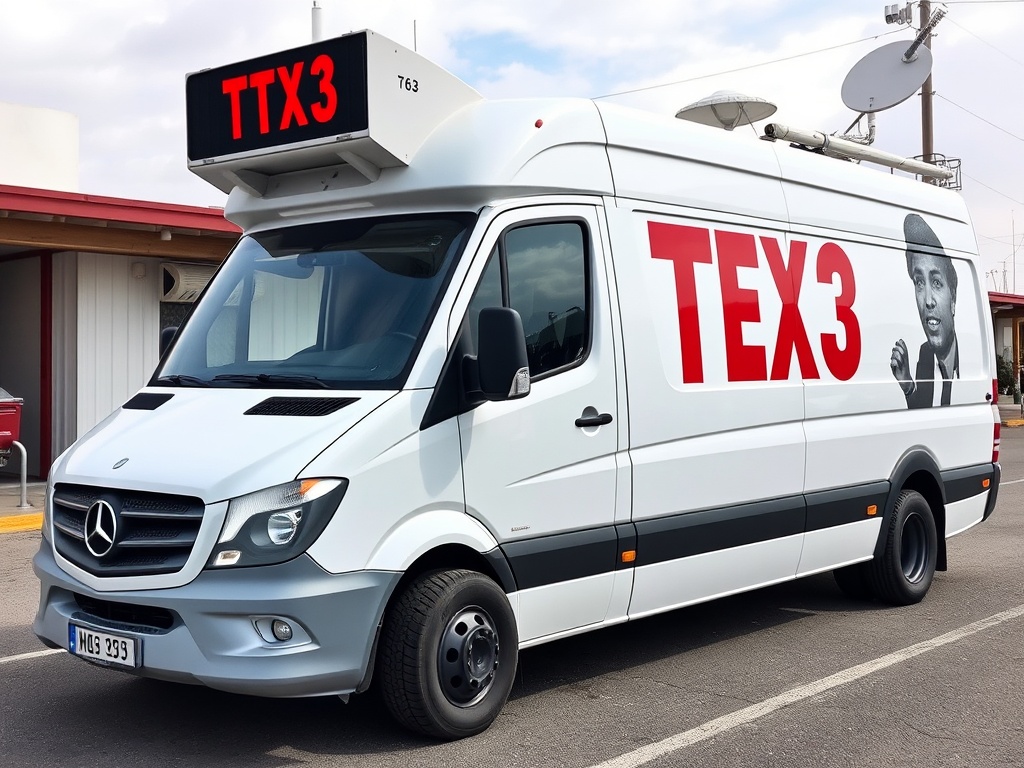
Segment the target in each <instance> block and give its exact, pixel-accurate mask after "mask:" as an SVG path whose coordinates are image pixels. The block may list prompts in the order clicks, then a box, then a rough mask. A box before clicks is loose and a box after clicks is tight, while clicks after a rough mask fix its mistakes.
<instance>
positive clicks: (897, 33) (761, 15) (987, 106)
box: [0, 0, 1024, 293]
mask: <svg viewBox="0 0 1024 768" xmlns="http://www.w3.org/2000/svg"><path fill="white" fill-rule="evenodd" d="M319 5H320V7H321V9H322V10H321V12H320V18H321V24H322V29H323V33H324V35H325V36H326V37H333V36H337V35H341V34H345V33H347V32H351V31H355V30H361V29H372V30H374V31H375V32H377V33H380V34H382V35H384V36H386V37H389V38H391V39H392V40H394V41H395V42H397V43H400V44H402V45H405V46H407V47H410V48H412V47H415V48H416V49H417V50H418V51H419V52H420V53H421V54H423V55H424V56H426V57H427V58H430V59H432V60H433V61H435V62H436V63H438V64H440V65H441V66H442V67H444V68H445V69H447V70H449V71H450V72H452V73H453V74H455V75H456V76H458V77H459V78H461V79H462V80H464V81H465V82H467V83H468V84H469V85H471V86H472V87H473V88H475V89H476V90H477V91H479V92H480V93H481V94H482V95H483V96H484V97H485V98H490V99H497V98H506V97H530V96H577V97H579V96H582V97H588V98H602V99H606V100H608V101H610V102H613V103H618V104H622V105H626V106H633V107H638V108H642V109H648V110H654V111H657V112H661V113H664V114H675V112H676V111H677V110H678V109H679V108H681V107H683V106H685V105H688V104H691V103H693V102H695V101H698V100H700V99H702V98H704V97H706V96H708V95H710V94H712V93H713V92H715V91H718V90H733V91H739V92H741V93H744V94H748V95H750V96H755V97H758V98H762V99H766V100H768V101H770V102H772V103H774V104H776V105H777V107H778V111H777V112H776V113H775V114H774V115H772V117H771V118H770V121H771V122H778V123H783V124H786V125H789V126H794V127H798V128H803V129H809V130H816V131H821V132H824V133H839V134H842V133H844V132H846V131H847V129H848V128H849V127H850V126H851V124H852V123H853V122H854V120H855V119H856V118H857V113H856V112H854V111H853V110H851V109H849V108H848V107H846V106H845V105H844V104H843V101H842V98H841V90H842V85H843V82H844V79H845V77H846V75H847V73H848V72H849V71H850V69H851V68H852V67H853V66H854V65H855V64H856V63H857V62H858V61H859V60H860V59H861V58H863V57H864V56H865V55H867V54H868V53H870V52H871V51H873V50H875V49H876V48H879V47H881V46H883V45H886V44H888V43H893V42H899V41H902V42H906V43H907V44H908V45H909V43H910V42H911V41H912V40H913V38H914V36H915V34H916V31H915V30H914V29H912V28H911V27H909V26H905V25H904V26H900V25H898V24H886V23H885V19H884V9H885V6H886V5H887V3H885V2H875V1H874V0H842V1H841V2H835V1H830V2H825V0H816V1H814V2H812V1H811V0H713V2H712V1H711V0H700V1H699V2H698V1H697V0H632V2H612V0H515V2H510V1H509V0H471V1H470V0H319ZM311 7H312V0H32V2H28V1H27V0H0V102H8V103H14V104H23V105H28V106H33V107H43V108H48V109H55V110H59V111H63V112H69V113H73V114H75V115H77V117H78V121H79V137H80V138H79V157H80V170H79V179H80V181H79V191H80V192H84V193H88V194H96V195H110V196H114V197H124V198H134V199H141V200H152V201H157V202H168V203H183V204H190V205H202V206H207V205H211V206H218V205H223V204H224V201H225V195H224V194H223V193H221V192H219V191H218V190H216V189H215V188H213V187H212V186H210V185H209V184H207V183H206V182H204V181H202V180H201V179H199V178H198V177H196V176H194V175H193V174H191V173H190V172H189V171H188V170H187V168H186V163H185V98H184V94H185V75H186V74H187V73H189V72H195V71H197V70H200V69H205V68H208V67H217V66H220V65H223V64H228V63H231V62H234V61H241V60H244V59H249V58H253V57H256V56H260V55H263V54H267V53H272V52H274V51H279V50H284V49H287V48H293V47H296V46H300V45H305V44H307V43H309V42H310V41H311V34H312V31H311V29H312V23H311V17H312V11H311ZM932 8H933V10H936V9H939V8H942V9H944V10H946V11H947V15H946V16H945V18H943V19H942V21H941V22H939V24H938V26H937V27H936V28H935V32H936V37H935V38H934V40H933V52H934V53H933V59H934V64H933V68H932V76H933V89H934V92H935V97H934V151H935V152H937V153H940V154H943V155H946V156H947V157H949V158H958V159H960V161H961V163H962V166H961V169H962V176H961V181H962V184H963V190H962V192H961V193H960V194H962V195H963V196H964V198H965V200H966V201H967V204H968V207H969V209H970V211H971V216H972V218H973V220H974V223H975V228H976V230H977V233H978V240H979V247H980V249H981V252H982V254H983V256H984V263H985V269H986V275H985V282H986V284H987V286H988V288H989V289H990V290H1003V289H1004V287H1005V288H1006V289H1007V290H1010V291H1012V292H1018V291H1019V292H1021V293H1024V247H1021V244H1022V243H1024V181H1022V180H1024V86H1022V83H1024V51H1022V49H1021V47H1020V42H1019V41H1020V40H1021V39H1024V0H989V1H988V2H983V1H982V0H963V1H961V2H952V1H951V2H948V3H945V4H943V3H937V2H933V3H932ZM913 17H914V25H915V26H917V22H918V19H919V13H918V11H917V7H916V5H915V7H914V13H913ZM920 104H921V100H920V98H919V97H918V96H917V95H913V96H911V97H910V98H909V99H907V101H905V102H903V103H902V104H900V105H898V106H895V107H893V108H892V109H889V110H886V111H884V112H880V113H878V115H877V135H876V140H875V143H874V146H875V147H876V148H878V149H882V150H885V151H887V152H891V153H895V154H898V155H905V156H913V155H919V154H921V152H922V148H921V142H922V137H921V106H920ZM765 122H768V121H761V122H759V123H757V124H755V126H754V127H755V128H756V129H757V130H756V131H755V130H754V128H752V127H749V126H748V127H744V128H740V129H737V131H736V133H737V134H742V136H740V137H739V140H756V136H757V134H758V133H760V132H762V131H763V126H764V124H765ZM861 130H862V131H866V120H865V121H862V123H861ZM853 132H857V129H856V128H854V130H853ZM880 172H881V171H880ZM1015 245H1016V249H1015V247H1014V246H1015ZM1015 262H1016V264H1015ZM1018 269H1019V270H1020V273H1021V274H1020V280H1019V281H1017V279H1016V271H1017V270H1018ZM1004 274H1005V284H1004Z"/></svg>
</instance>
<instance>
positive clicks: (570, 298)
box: [467, 221, 590, 378]
mask: <svg viewBox="0 0 1024 768" xmlns="http://www.w3.org/2000/svg"><path fill="white" fill-rule="evenodd" d="M588 242H589V238H588V235H587V230H586V227H585V225H584V224H583V223H582V222H579V221H558V222H544V223H539V224H526V225H522V226H517V227H513V228H510V229H508V230H506V231H505V232H503V233H502V235H501V237H500V238H499V240H498V243H497V244H496V245H495V247H494V250H493V251H492V252H491V255H490V256H489V258H488V262H487V266H486V267H485V269H484V274H483V276H482V278H481V280H480V284H479V286H478V287H477V290H476V293H475V294H474V296H473V299H472V300H471V301H470V306H469V313H468V315H467V322H468V324H469V329H468V330H469V333H470V337H471V339H472V342H473V349H474V350H475V349H476V346H477V317H478V316H479V314H480V310H481V309H483V308H484V307H500V306H506V307H512V309H514V310H516V311H517V312H518V313H519V316H520V317H521V318H522V319H523V329H524V331H525V332H526V350H527V356H528V358H529V361H530V376H531V377H532V378H536V377H538V376H542V375H544V374H547V373H549V372H551V371H555V370H558V369H561V368H566V367H569V366H572V365H574V364H575V363H577V362H579V361H581V360H583V358H584V357H585V355H586V351H587V348H588V346H589V340H590V286H589V280H588V272H589V270H588V261H589V253H588V248H587V243H588Z"/></svg>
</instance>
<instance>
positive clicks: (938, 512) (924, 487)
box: [874, 448, 946, 571]
mask: <svg viewBox="0 0 1024 768" xmlns="http://www.w3.org/2000/svg"><path fill="white" fill-rule="evenodd" d="M905 490H912V491H917V492H918V493H920V494H921V495H922V496H923V497H924V499H925V501H927V502H928V506H929V507H930V508H931V511H932V517H934V519H935V532H936V539H937V546H938V552H937V557H936V562H935V570H937V571H944V570H946V492H945V488H944V487H943V484H942V474H941V472H940V470H939V465H938V462H937V461H936V460H935V457H934V456H932V454H931V453H930V452H928V451H927V450H925V449H924V448H916V449H912V450H910V451H908V452H907V453H905V454H904V455H903V456H902V457H901V458H900V460H899V462H898V463H897V464H896V467H895V469H893V472H892V474H891V475H890V476H889V495H888V497H887V498H886V501H885V509H884V511H883V513H882V527H881V530H880V532H879V536H878V541H877V542H875V552H874V555H875V557H879V556H880V555H881V553H882V551H883V549H884V548H885V535H886V531H888V530H889V521H890V520H892V515H893V510H894V509H895V507H896V499H898V498H899V495H900V493H901V492H902V491H905Z"/></svg>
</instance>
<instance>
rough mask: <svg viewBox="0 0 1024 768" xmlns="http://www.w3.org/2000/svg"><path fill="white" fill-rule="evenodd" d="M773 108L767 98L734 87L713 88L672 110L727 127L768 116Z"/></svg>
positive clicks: (695, 120) (692, 119)
mask: <svg viewBox="0 0 1024 768" xmlns="http://www.w3.org/2000/svg"><path fill="white" fill-rule="evenodd" d="M776 109H778V107H776V106H775V105H774V104H772V103H771V102H770V101H765V100H764V99H759V98H757V97H756V96H745V95H744V94H742V93H737V92H736V91H715V92H714V93H713V94H711V95H710V96H707V97H706V98H703V99H701V100H700V101H695V102H694V103H693V104H690V105H688V106H685V107H683V108H682V109H680V110H679V111H678V112H676V117H678V118H679V119H680V120H689V121H690V122H692V123H700V124H701V125H710V126H712V127H715V128H725V130H727V131H731V130H732V129H733V128H735V127H736V126H737V125H747V124H749V123H754V122H757V121H758V120H764V119H765V118H766V117H771V116H772V115H774V114H775V110H776Z"/></svg>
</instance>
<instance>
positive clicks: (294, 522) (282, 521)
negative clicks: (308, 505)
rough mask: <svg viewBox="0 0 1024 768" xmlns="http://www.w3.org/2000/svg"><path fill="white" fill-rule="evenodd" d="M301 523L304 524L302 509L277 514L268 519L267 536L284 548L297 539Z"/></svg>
mask: <svg viewBox="0 0 1024 768" xmlns="http://www.w3.org/2000/svg"><path fill="white" fill-rule="evenodd" d="M300 522H302V510H301V509H292V510H289V511H288V512H275V513H274V514H272V515H271V516H270V517H269V518H268V519H267V536H269V537H270V540H271V541H272V542H274V543H275V544H277V545H278V546H284V545H285V544H287V543H288V542H290V541H291V540H292V539H294V538H295V533H296V531H298V530H299V523H300Z"/></svg>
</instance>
